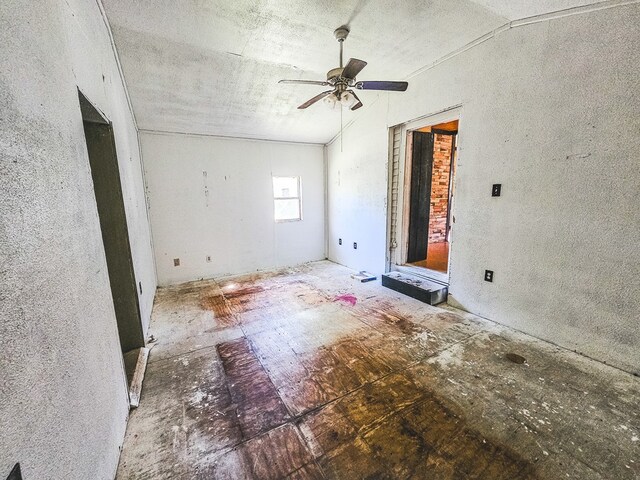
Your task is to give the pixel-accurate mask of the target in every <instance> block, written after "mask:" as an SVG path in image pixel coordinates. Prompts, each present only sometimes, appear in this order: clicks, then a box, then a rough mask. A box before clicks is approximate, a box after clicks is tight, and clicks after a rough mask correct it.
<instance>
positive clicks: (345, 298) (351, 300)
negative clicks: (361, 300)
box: [333, 295, 358, 307]
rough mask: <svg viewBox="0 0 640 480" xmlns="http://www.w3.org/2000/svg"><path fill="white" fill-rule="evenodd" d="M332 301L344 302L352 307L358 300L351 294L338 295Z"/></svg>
mask: <svg viewBox="0 0 640 480" xmlns="http://www.w3.org/2000/svg"><path fill="white" fill-rule="evenodd" d="M333 301H334V302H345V303H348V304H350V305H351V306H352V307H353V306H354V305H355V304H356V303H357V302H358V299H357V298H356V297H355V296H353V295H338V296H337V297H336V298H335V299H334V300H333Z"/></svg>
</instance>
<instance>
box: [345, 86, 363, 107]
mask: <svg viewBox="0 0 640 480" xmlns="http://www.w3.org/2000/svg"><path fill="white" fill-rule="evenodd" d="M347 92H349V93H350V94H351V95H353V98H355V99H356V100H357V102H356V103H354V104H353V107H351V110H357V109H359V108H360V107H361V106H362V101H361V100H360V99H359V98H358V96H357V95H356V93H355V92H354V91H353V90H347Z"/></svg>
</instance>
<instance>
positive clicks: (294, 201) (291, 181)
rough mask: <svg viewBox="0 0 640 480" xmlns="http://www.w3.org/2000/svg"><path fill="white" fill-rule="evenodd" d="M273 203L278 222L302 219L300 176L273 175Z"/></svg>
mask: <svg viewBox="0 0 640 480" xmlns="http://www.w3.org/2000/svg"><path fill="white" fill-rule="evenodd" d="M273 203H274V212H275V220H276V222H291V221H295V220H302V208H301V205H300V177H273Z"/></svg>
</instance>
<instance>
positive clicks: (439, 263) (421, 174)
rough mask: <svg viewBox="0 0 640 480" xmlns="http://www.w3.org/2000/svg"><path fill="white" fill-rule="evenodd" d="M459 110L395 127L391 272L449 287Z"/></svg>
mask: <svg viewBox="0 0 640 480" xmlns="http://www.w3.org/2000/svg"><path fill="white" fill-rule="evenodd" d="M458 125H459V109H458V108H456V109H452V110H449V111H447V112H443V113H440V114H437V115H433V116H431V117H427V118H425V119H422V120H415V121H412V122H409V123H407V124H404V125H399V126H397V127H394V128H393V129H391V137H390V172H389V197H390V200H391V201H390V205H389V222H388V229H387V230H388V234H389V237H388V246H389V256H388V257H387V260H388V270H389V271H391V270H398V271H404V272H405V273H411V274H415V275H419V276H423V277H425V278H428V279H431V280H435V281H438V282H440V283H444V284H448V282H449V264H450V262H449V258H450V251H451V249H450V245H451V238H452V225H453V217H452V208H451V207H452V203H453V197H454V193H455V192H454V186H455V183H454V177H455V173H456V164H457V157H458Z"/></svg>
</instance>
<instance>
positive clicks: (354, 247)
mask: <svg viewBox="0 0 640 480" xmlns="http://www.w3.org/2000/svg"><path fill="white" fill-rule="evenodd" d="M353 249H354V250H357V249H358V243H357V242H353Z"/></svg>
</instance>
